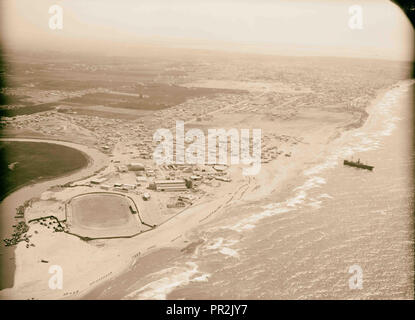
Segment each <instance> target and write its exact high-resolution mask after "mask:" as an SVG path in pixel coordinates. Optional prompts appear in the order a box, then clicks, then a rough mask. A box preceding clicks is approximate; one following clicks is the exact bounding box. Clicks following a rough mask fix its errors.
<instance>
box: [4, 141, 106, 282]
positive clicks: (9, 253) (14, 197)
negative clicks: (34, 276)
mask: <svg viewBox="0 0 415 320" xmlns="http://www.w3.org/2000/svg"><path fill="white" fill-rule="evenodd" d="M0 141H4V142H13V141H16V142H33V143H51V144H58V145H63V146H66V147H69V148H72V149H76V150H77V151H79V152H81V153H82V155H83V156H84V157H85V158H86V159H87V164H86V165H85V166H84V167H82V168H79V169H75V170H72V171H71V172H67V173H65V174H63V175H60V176H56V177H53V178H44V179H39V180H38V181H36V182H34V183H33V182H28V183H26V184H24V185H21V186H19V187H18V188H17V189H15V190H14V191H13V192H11V193H9V194H8V195H7V196H6V197H4V198H3V200H1V201H0V212H1V213H2V225H1V229H0V235H1V238H2V239H3V238H7V237H9V236H10V234H11V232H12V230H13V228H12V225H13V224H14V223H15V221H16V220H15V217H14V216H15V211H16V208H17V207H18V206H19V205H21V204H22V203H23V202H24V201H26V200H30V199H33V198H37V197H39V196H40V195H41V194H42V193H43V192H44V191H46V190H47V189H49V188H50V187H53V186H56V185H59V184H65V183H68V182H73V181H74V180H75V181H76V180H77V179H74V178H73V177H77V178H78V179H80V178H83V177H84V176H85V175H86V174H87V173H89V174H93V173H94V172H95V171H96V170H98V169H100V168H97V167H98V166H100V165H104V163H105V162H106V161H107V160H106V158H108V157H104V156H105V155H104V154H103V153H101V152H99V151H97V150H95V152H88V151H90V150H88V149H89V147H86V146H83V145H77V144H75V143H72V142H67V141H60V140H52V139H34V138H0ZM104 166H105V165H104ZM15 249H16V247H15V246H11V247H5V246H4V245H3V244H2V247H1V249H0V252H1V255H2V260H3V261H2V275H1V281H2V284H1V288H2V289H5V288H10V286H12V285H14V278H15V272H16V271H15V270H16V264H15V257H16V255H15Z"/></svg>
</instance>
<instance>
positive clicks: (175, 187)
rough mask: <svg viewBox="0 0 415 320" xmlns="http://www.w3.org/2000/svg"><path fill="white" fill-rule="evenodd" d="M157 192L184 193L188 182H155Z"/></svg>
mask: <svg viewBox="0 0 415 320" xmlns="http://www.w3.org/2000/svg"><path fill="white" fill-rule="evenodd" d="M154 184H155V187H156V190H157V191H184V190H187V188H186V181H184V180H156V181H154Z"/></svg>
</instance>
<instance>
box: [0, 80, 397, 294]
mask: <svg viewBox="0 0 415 320" xmlns="http://www.w3.org/2000/svg"><path fill="white" fill-rule="evenodd" d="M390 89H391V88H390V87H388V88H385V89H382V90H381V93H378V94H377V95H376V97H375V98H374V99H373V100H371V101H370V103H369V104H368V106H367V107H366V108H365V110H366V112H367V110H368V109H369V108H370V107H371V106H373V105H375V104H376V103H377V101H378V100H379V99H380V98H382V97H383V96H384V94H385V92H386V91H388V90H390ZM366 120H367V117H366V119H365V121H363V122H362V125H361V126H363V125H364V124H365V122H366ZM360 121H361V119H360ZM346 125H347V124H346ZM361 126H359V128H360V127H361ZM326 129H327V126H322V128H321V129H320V130H318V131H319V132H318V133H316V135H315V137H313V138H314V139H315V141H314V142H315V143H313V144H309V145H305V146H299V147H298V149H299V151H300V152H299V154H300V155H301V154H302V156H300V155H298V158H285V157H282V158H281V159H280V158H279V159H278V160H274V161H272V162H270V163H268V164H264V165H263V167H262V170H263V171H262V172H261V174H260V175H258V177H255V178H252V179H249V180H248V182H246V181H244V182H243V183H240V184H238V186H239V187H238V188H235V184H236V183H233V184H231V185H230V186H228V187H227V188H225V190H221V194H223V196H221V197H220V198H219V199H218V198H215V200H211V199H206V198H205V199H202V200H203V201H200V202H199V203H197V204H195V205H193V206H191V207H189V208H187V209H185V210H183V211H182V212H180V213H178V214H177V215H175V216H173V217H171V218H170V219H169V220H167V221H165V222H164V223H162V224H161V225H159V226H158V227H157V228H156V229H155V230H152V231H153V232H148V233H146V234H143V235H139V236H137V237H135V238H134V239H128V240H114V241H112V240H111V241H110V242H108V243H106V244H105V247H104V248H102V251H103V252H101V251H100V252H98V251H99V249H98V251H97V250H95V249H96V248H95V247H94V245H93V244H94V242H91V246H90V247H88V248H87V245H89V244H87V245H83V244H79V243H77V242H76V241H72V240H73V239H69V238H68V236H69V235H54V236H53V237H55V238H56V241H57V242H59V241H62V244H63V245H66V246H67V248H72V250H73V248H75V249H76V248H79V249H80V250H79V254H80V257H79V260H80V261H82V260H83V256H84V257H91V260H92V261H88V260H87V261H86V262H85V265H84V272H82V275H76V272H75V273H74V272H72V273H71V275H72V281H71V282H70V285H69V286H68V287H69V289H67V288H65V292H64V294H63V295H62V294H61V293H62V292H60V293H58V292H56V294H54V292H51V290H49V289H47V288H46V289H45V290H43V289H41V290H38V292H39V293H40V295H41V296H40V299H44V298H51V297H52V298H58V299H59V298H63V299H66V298H82V297H83V296H85V295H86V294H88V293H90V292H91V291H92V290H94V289H96V288H97V287H98V286H100V285H102V284H103V283H104V281H107V280H110V279H113V278H115V277H117V276H119V275H121V274H123V272H125V270H128V268H129V266H131V265H132V264H134V263H135V262H136V261H137V260H138V259H139V257H143V256H145V255H147V254H150V253H152V252H154V251H155V250H158V249H161V248H167V247H183V246H186V244H187V245H188V243H187V242H186V241H187V239H186V234H188V233H190V232H192V230H194V228H196V227H197V226H200V225H205V224H207V223H209V222H210V221H212V219H214V218H216V217H218V216H219V217H220V216H221V214H223V212H221V211H223V210H225V209H226V208H227V206H229V205H230V204H232V203H235V202H234V201H236V203H242V202H251V201H258V200H261V199H262V198H264V197H267V196H269V195H271V194H272V193H274V192H277V190H278V188H281V187H282V186H283V183H284V182H286V181H287V180H288V181H290V180H292V179H293V178H294V177H295V176H297V174H298V172H299V171H302V170H303V169H304V165H305V164H307V166H309V165H310V163H316V162H318V161H320V158H321V157H322V156H323V155H324V150H325V149H327V145H328V144H329V143H330V142H331V141H332V139H330V138H328V139H327V137H326V142H325V143H322V142H321V141H320V140H318V138H321V137H324V134H325V133H326ZM353 129H357V128H350V129H349V130H345V129H344V127H340V128H339V127H338V128H337V129H336V130H335V131H334V132H333V134H336V133H337V134H340V136H341V135H342V133H344V132H347V131H350V130H353ZM333 130H334V129H333ZM310 148H311V150H316V149H318V152H315V151H314V152H315V154H318V155H319V156H318V158H317V159H316V158H315V157H314V155H313V153H311V156H310V152H309V150H308V152H307V149H310ZM303 149H305V150H306V152H301V151H302V150H303ZM322 153H323V154H322ZM296 157H297V156H296ZM310 157H311V159H309V158H310ZM310 160H311V162H310ZM277 162H278V165H279V166H280V167H279V168H276V163H277ZM269 180H271V181H269ZM242 181H243V180H242ZM264 185H265V186H266V187H265V188H263V187H261V186H264ZM245 187H246V188H245ZM226 189H231V190H228V193H226ZM232 189H233V190H232ZM264 189H265V190H264ZM235 190H236V191H235ZM229 191H231V192H229ZM264 192H266V195H265V196H264ZM225 193H226V195H225ZM248 194H249V196H248ZM238 195H239V199H236V198H237V197H238ZM212 197H213V198H214V196H212ZM240 201H242V202H240ZM170 226H172V227H173V228H169V227H170ZM69 237H70V236H69ZM43 238H45V239H43V241H50V240H51V239H50V238H48V235H47V234H46V235H43ZM43 241H42V243H43ZM121 246H123V248H124V250H125V252H123V253H120V252H119V249H120V247H121ZM81 247H82V250H83V251H82V250H81ZM91 247H93V248H91ZM22 250H24V249H22V247H21V246H20V247H19V248H16V251H18V256H19V257H20V255H19V253H20V252H21V251H22ZM21 254H22V255H23V252H21ZM56 255H57V257H59V258H62V260H63V261H66V262H68V261H67V259H64V257H61V256H59V254H58V253H57V254H56ZM121 255H122V257H121ZM92 257H93V258H95V259H96V260H94V259H93V258H92ZM114 257H115V259H116V261H114ZM117 257H119V259H118V258H117ZM22 258H23V259H22V261H20V264H19V270H16V273H17V274H16V275H15V279H17V280H18V281H17V283H18V287H16V288H14V287H13V288H12V289H10V290H3V292H1V291H0V296H3V295H4V297H5V298H8V299H9V298H11V299H14V298H15V297H13V291H14V293H15V294H16V296H17V297H19V296H26V297H27V296H30V293H31V291H30V286H29V288H28V287H25V286H24V284H25V283H28V282H29V281H30V279H39V278H38V277H36V276H34V277H33V276H30V274H24V275H23V274H20V273H21V272H22V271H21V268H22V266H23V265H24V264H25V257H22ZM56 260H59V259H56ZM29 261H31V260H30V259H29V260H28V261H27V263H29ZM97 262H99V263H100V264H99V266H97ZM68 266H69V270H71V269H72V270H76V268H75V269H73V266H72V265H71V264H70V263H69V262H68ZM43 269H45V268H43ZM45 270H46V269H45ZM85 270H86V271H85ZM110 270H112V271H110ZM31 271H32V270H31ZM88 271H89V272H88ZM94 272H95V273H96V274H102V275H103V276H101V277H99V276H97V278H98V279H101V280H100V281H98V280H96V279H95V280H94V279H93V278H94V277H93V276H91V274H93V273H94ZM29 273H30V272H29ZM33 273H34V274H35V275H36V271H34V272H33ZM38 274H39V272H38ZM74 275H75V276H74ZM48 277H49V275H48V273H47V271H46V272H45V274H44V275H43V278H44V279H48ZM102 277H104V278H102ZM39 281H40V280H39ZM39 281H38V282H39ZM46 281H47V280H46ZM95 281H97V282H95ZM32 282H33V281H32ZM35 282H36V281H35ZM91 283H93V285H91ZM39 285H40V284H39ZM35 286H36V285H35ZM82 287H83V289H79V288H82ZM19 289H21V290H19ZM4 291H6V292H4ZM8 291H10V292H8ZM25 291H26V292H25ZM66 292H70V293H73V294H67V295H66V296H65V293H66ZM8 293H11V297H8V295H7V294H8ZM57 295H60V297H58V296H57Z"/></svg>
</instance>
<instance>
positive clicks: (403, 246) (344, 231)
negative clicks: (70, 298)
mask: <svg viewBox="0 0 415 320" xmlns="http://www.w3.org/2000/svg"><path fill="white" fill-rule="evenodd" d="M413 84H414V81H413V80H405V81H402V82H400V83H399V85H397V86H395V87H393V88H392V89H390V90H389V91H387V92H386V93H385V95H384V96H383V97H382V98H381V99H379V100H378V102H377V103H376V104H375V105H374V106H372V107H371V109H370V110H369V117H368V119H367V121H366V122H365V124H364V125H363V126H362V127H360V128H357V129H353V130H349V131H346V132H344V133H343V134H342V135H341V136H340V137H339V138H337V139H336V140H334V141H332V142H331V143H330V144H329V145H328V146H327V151H326V154H325V155H324V157H322V158H321V160H319V161H317V162H316V163H314V164H312V165H309V166H307V167H306V168H304V170H303V172H302V173H301V174H300V175H299V176H298V177H297V178H296V179H295V180H292V181H290V183H289V184H287V185H286V186H284V187H283V188H282V189H283V190H282V191H280V192H278V193H274V194H272V195H270V196H269V197H267V198H265V199H261V201H257V202H250V203H243V204H240V205H234V206H231V207H229V208H228V210H227V211H226V212H225V213H223V214H221V215H219V216H218V217H217V219H216V220H214V221H213V222H210V223H209V224H206V225H203V226H201V227H200V228H198V230H196V231H194V232H193V233H192V235H191V237H190V239H191V245H190V246H189V247H188V248H187V249H186V250H180V249H172V248H166V249H160V250H159V251H156V252H154V253H151V254H148V255H146V256H144V257H142V258H141V259H139V260H138V261H137V262H136V263H135V264H134V265H133V266H131V268H130V269H129V270H128V271H126V272H125V273H123V274H122V275H121V276H119V277H117V278H115V279H113V280H111V281H109V282H107V283H105V284H104V285H102V286H101V287H99V288H97V289H95V290H94V291H93V292H91V293H90V294H89V296H87V298H95V299H132V300H141V299H413V297H414V218H413V217H414V216H413V212H414V211H413V203H414V189H413V167H412V165H413V160H414V158H413V156H414V154H413V150H412V138H413V133H412V124H413V122H412V111H413V110H412V101H413V100H412V92H413ZM344 159H354V160H357V159H360V161H362V162H364V163H367V164H369V165H372V166H374V167H375V168H374V170H373V171H368V170H362V169H358V168H352V167H347V166H344V165H343V160H344Z"/></svg>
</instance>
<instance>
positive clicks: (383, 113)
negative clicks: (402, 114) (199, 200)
mask: <svg viewBox="0 0 415 320" xmlns="http://www.w3.org/2000/svg"><path fill="white" fill-rule="evenodd" d="M414 82H415V81H406V82H405V81H403V82H401V86H399V87H397V88H395V89H392V90H390V91H388V92H387V93H386V94H385V95H384V97H383V98H382V99H381V100H380V102H379V103H377V104H376V106H375V110H373V111H372V112H371V113H372V117H377V118H379V119H377V118H376V120H375V121H374V122H373V123H374V124H375V127H374V128H373V127H371V126H369V128H366V127H362V128H359V129H356V131H352V132H348V133H347V134H346V135H345V137H344V138H343V142H342V143H340V144H339V145H338V146H337V147H335V148H334V149H333V150H332V153H331V154H330V155H329V156H328V157H327V158H326V159H325V161H323V162H322V163H319V164H318V165H315V166H313V167H311V168H308V169H306V170H304V171H303V174H304V175H305V176H306V177H308V179H307V180H306V181H305V182H304V183H303V184H302V185H301V186H299V187H297V188H295V189H294V191H296V193H295V195H294V196H293V197H291V198H289V199H287V200H286V201H283V202H279V203H270V204H267V205H265V206H263V207H262V209H265V210H264V211H262V212H259V213H255V214H252V215H250V216H249V217H247V218H244V219H242V220H241V221H239V222H238V223H236V224H233V225H230V226H224V227H222V228H224V229H231V230H234V231H237V232H242V231H246V230H251V229H254V228H255V226H256V224H257V223H258V222H259V221H261V220H262V219H265V218H267V217H271V216H274V215H277V214H281V213H287V212H290V211H293V210H296V209H298V208H300V207H301V206H307V207H311V208H313V209H319V208H321V206H322V201H321V200H319V198H325V199H332V197H331V196H329V195H327V194H325V193H323V194H321V195H320V196H319V197H318V198H311V199H307V197H308V193H307V191H310V190H312V189H315V188H319V187H321V186H322V185H324V184H325V183H326V180H325V179H324V178H323V177H321V176H319V175H321V174H322V173H323V172H324V171H326V170H328V169H333V168H335V167H337V166H338V165H339V162H340V161H341V160H342V159H344V158H346V157H351V156H353V155H354V154H356V153H359V152H365V151H370V150H375V149H378V148H379V147H380V146H381V145H382V142H381V139H382V137H384V136H389V135H391V134H392V132H393V130H394V129H395V128H396V123H397V122H398V121H400V120H401V119H400V118H399V117H394V116H393V114H392V112H393V109H394V104H396V103H397V101H398V98H399V96H400V95H402V94H403V93H405V92H407V91H408V89H409V86H411V85H412V84H413V83H414Z"/></svg>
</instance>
